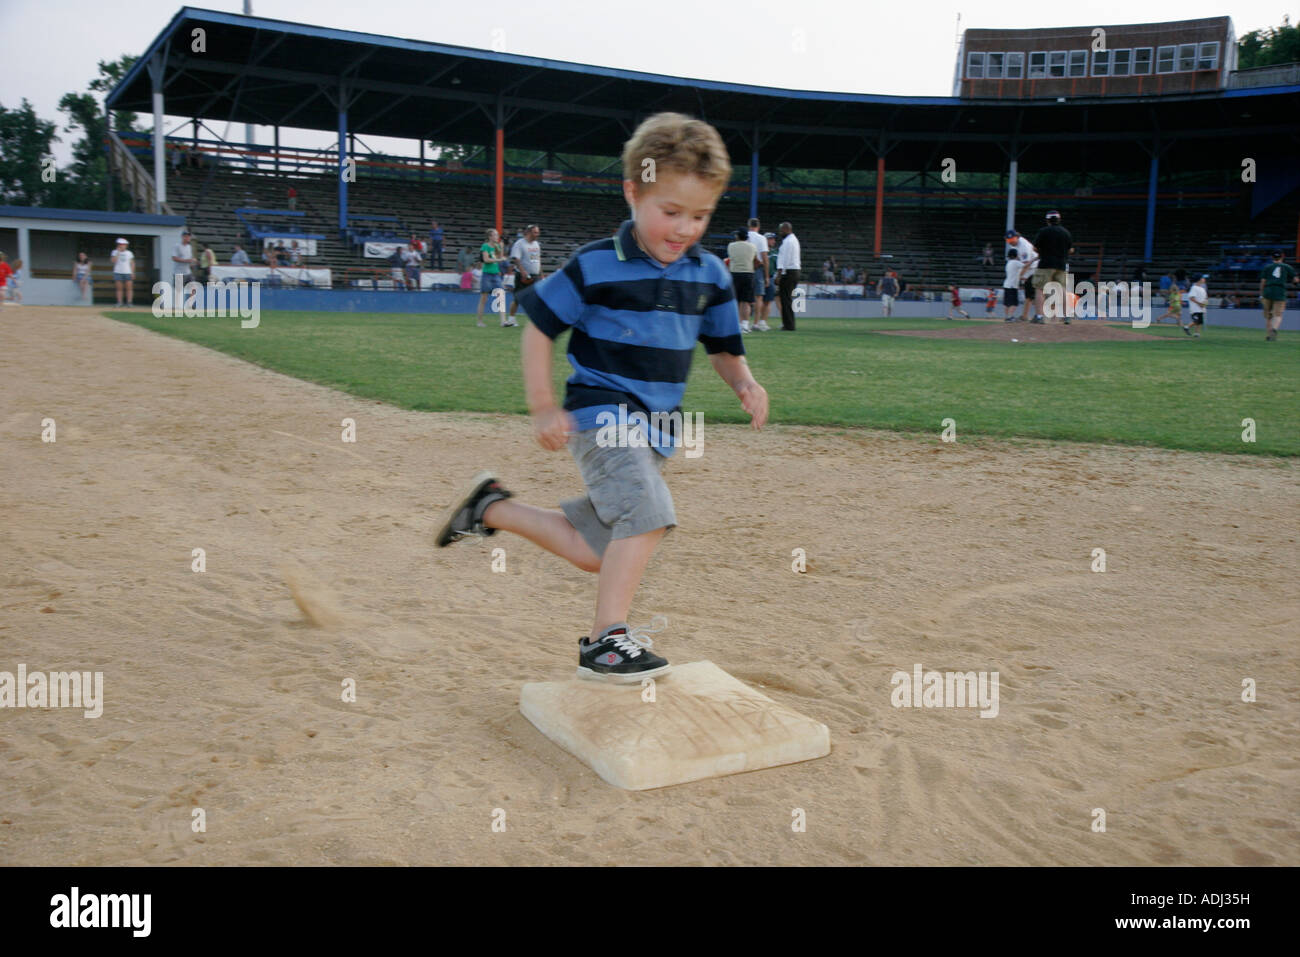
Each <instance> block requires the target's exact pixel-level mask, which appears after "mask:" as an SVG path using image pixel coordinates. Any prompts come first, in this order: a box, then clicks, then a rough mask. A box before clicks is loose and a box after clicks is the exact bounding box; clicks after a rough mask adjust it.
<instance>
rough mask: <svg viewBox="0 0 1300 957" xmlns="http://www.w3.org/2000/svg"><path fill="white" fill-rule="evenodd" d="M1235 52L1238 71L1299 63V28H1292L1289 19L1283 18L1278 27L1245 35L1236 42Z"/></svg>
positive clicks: (1253, 31)
mask: <svg viewBox="0 0 1300 957" xmlns="http://www.w3.org/2000/svg"><path fill="white" fill-rule="evenodd" d="M1237 50H1238V54H1237V68H1238V69H1239V70H1250V69H1253V68H1254V67H1259V66H1276V65H1278V64H1280V63H1297V62H1300V27H1293V26H1292V25H1291V18H1290V17H1288V16H1283V17H1282V25H1281V26H1280V27H1273V28H1270V29H1267V30H1252V31H1251V32H1250V33H1247V34H1246V35H1245V36H1244V37H1242V38H1241V40H1240V41H1239V42H1238V44H1237Z"/></svg>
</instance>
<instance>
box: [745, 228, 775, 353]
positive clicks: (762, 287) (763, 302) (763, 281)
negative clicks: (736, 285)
mask: <svg viewBox="0 0 1300 957" xmlns="http://www.w3.org/2000/svg"><path fill="white" fill-rule="evenodd" d="M760 229H761V226H760V224H759V221H758V220H757V219H751V220H750V221H749V229H748V238H749V242H750V243H751V244H752V245H753V247H754V249H755V251H756V252H757V253H758V258H757V259H756V260H755V262H754V299H753V307H752V311H753V312H754V313H755V314H756V315H757V321H756V322H755V323H754V324H753V325H752V326H751V327H750V328H752V329H756V330H757V331H759V332H767V331H768V330H769V328H770V327H769V326H768V324H767V303H769V302H771V300H770V299H767V298H766V296H767V285H768V283H769V282H770V281H771V278H772V270H771V266H772V262H771V257H770V256H768V248H767V246H768V240H767V237H766V236H764V235H763V234H762V233H761V232H760V231H759V230H760ZM760 297H762V298H760Z"/></svg>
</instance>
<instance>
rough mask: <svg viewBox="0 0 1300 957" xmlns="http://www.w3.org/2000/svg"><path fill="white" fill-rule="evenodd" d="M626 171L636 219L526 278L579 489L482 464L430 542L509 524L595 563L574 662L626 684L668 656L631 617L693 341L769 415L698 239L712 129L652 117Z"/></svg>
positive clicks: (544, 394) (530, 357) (722, 273)
mask: <svg viewBox="0 0 1300 957" xmlns="http://www.w3.org/2000/svg"><path fill="white" fill-rule="evenodd" d="M646 160H649V161H650V162H646ZM623 177H624V178H623V196H624V198H625V199H626V200H627V203H628V206H629V208H630V209H631V213H632V218H631V219H630V220H628V221H627V222H624V223H623V225H622V226H621V227H620V228H619V231H618V233H617V235H615V236H614V237H613V238H611V239H602V240H597V241H596V242H594V243H588V244H587V245H586V246H584V247H582V248H581V249H579V250H578V251H577V252H576V253H575V254H574V255H573V257H572V258H571V259H570V260H569V261H568V263H566V264H565V266H564V268H563V269H561V270H560V271H559V272H556V273H552V274H551V275H550V276H549V277H548V278H546V279H545V280H543V281H542V282H539V283H537V284H535V285H533V286H530V287H528V288H527V289H525V290H523V291H522V292H521V306H522V307H523V310H524V312H525V313H527V314H528V317H529V319H530V322H529V324H528V325H527V326H526V327H525V329H524V333H523V372H524V390H525V394H526V397H527V401H528V408H529V411H530V412H531V413H532V417H533V432H534V435H535V437H536V439H537V442H538V444H539V445H541V446H542V448H544V449H546V450H548V451H556V450H558V449H561V448H563V447H564V446H565V445H566V444H567V445H568V446H569V449H570V452H571V453H572V454H573V457H574V459H575V461H576V462H577V465H578V469H579V471H580V472H581V473H582V480H583V483H584V484H585V485H586V488H587V493H586V495H584V496H581V497H579V498H574V499H569V500H567V501H565V502H562V503H561V506H560V510H558V511H557V510H555V509H542V508H537V507H536V506H532V505H525V504H523V503H521V502H518V501H511V498H512V493H510V492H509V491H507V490H506V489H505V488H504V487H503V486H502V485H501V483H500V482H499V481H498V479H497V477H496V476H495V475H494V474H493V473H491V472H480V473H479V474H478V475H477V476H476V477H475V479H474V481H473V482H472V483H471V486H470V488H469V489H468V490H467V491H466V493H465V494H464V495H463V496H461V497H460V498H458V499H457V500H456V502H455V503H454V504H453V505H452V507H451V509H450V510H449V511H448V514H447V518H446V520H445V521H444V523H443V525H442V527H441V529H440V530H439V532H438V536H437V543H438V545H439V546H446V545H449V544H451V543H452V542H455V541H458V540H460V539H461V538H465V537H467V536H471V535H492V534H494V533H495V532H496V531H497V530H498V529H504V530H506V531H509V532H514V533H515V534H516V535H520V536H522V537H524V538H527V539H528V540H529V541H531V542H533V543H535V544H537V545H539V546H541V547H542V548H545V549H546V550H547V551H550V552H553V553H554V554H556V555H559V556H560V557H561V558H565V559H568V560H569V561H570V562H572V563H573V564H574V565H576V566H577V567H578V568H580V569H582V570H584V571H590V572H595V573H597V574H598V575H599V578H598V582H597V586H596V615H595V621H594V623H593V625H592V628H591V631H590V633H589V634H588V635H586V636H585V637H583V638H580V639H579V645H578V674H579V675H580V676H582V677H592V678H598V679H602V680H606V681H614V682H621V683H630V682H639V681H641V679H643V678H645V677H648V676H652V675H657V674H662V673H663V672H665V671H667V670H668V662H667V661H666V660H665V659H664V658H662V657H660V656H659V655H656V654H654V653H653V652H652V651H651V650H650V648H651V646H652V642H651V641H650V639H649V638H647V637H645V634H646V632H647V631H648V630H649V629H631V630H629V628H628V625H627V618H628V611H629V609H630V608H631V605H632V597H633V595H634V594H635V593H636V589H637V587H638V586H639V585H640V583H641V576H642V575H643V574H644V572H645V569H646V565H647V564H648V563H649V561H650V556H651V554H652V553H653V552H654V549H655V547H656V546H657V545H658V544H659V541H660V540H661V539H662V538H663V536H664V534H665V533H666V532H667V531H668V529H670V528H672V527H674V526H675V525H676V524H677V520H676V515H675V513H674V511H673V501H672V496H671V495H670V494H669V491H668V486H667V485H666V484H665V483H664V480H663V477H662V475H661V474H660V472H661V469H662V468H663V465H664V461H665V460H666V458H667V457H668V456H670V455H672V454H673V452H674V451H675V448H674V446H675V444H676V443H677V437H676V436H674V435H672V434H668V432H661V431H660V429H659V428H658V427H656V423H658V424H660V425H662V419H660V418H659V417H660V416H661V415H663V414H665V413H670V412H672V411H674V410H676V409H678V407H679V405H680V403H681V399H682V395H683V393H684V392H685V389H686V377H687V373H688V371H689V368H690V363H691V357H692V355H693V353H694V348H695V343H696V341H697V340H698V341H699V342H702V343H704V348H705V350H706V351H707V352H708V353H709V359H710V361H711V362H712V364H713V368H714V369H715V370H716V371H717V373H718V375H719V376H721V377H722V379H723V380H724V381H725V382H726V383H727V384H728V385H729V386H731V388H732V389H733V390H734V391H735V393H736V395H737V396H738V397H739V399H740V404H741V406H742V407H743V408H744V409H745V411H746V412H748V413H749V414H750V417H751V424H752V426H753V427H754V428H756V429H758V428H762V426H763V424H764V422H766V420H767V405H768V400H767V392H766V391H765V390H764V389H763V387H762V386H760V385H759V384H758V383H757V382H756V381H755V380H754V377H753V376H752V375H751V374H750V371H749V366H748V364H747V363H746V362H745V359H744V353H745V348H744V346H743V345H742V344H741V334H740V317H739V313H738V311H737V308H736V299H735V294H734V292H733V290H732V285H731V278H730V276H729V275H728V271H727V267H726V266H724V265H723V264H722V261H721V260H720V259H718V258H717V257H716V256H714V255H712V254H711V253H709V252H707V251H705V250H704V248H703V247H701V246H700V245H699V240H700V238H701V237H702V236H703V235H704V233H705V230H706V229H707V228H708V224H709V218H710V216H711V215H712V213H713V211H714V208H715V207H716V206H717V203H718V200H719V198H720V197H721V195H722V192H723V190H724V189H725V188H726V186H727V183H728V181H729V180H730V178H731V163H730V161H729V160H728V158H727V150H726V147H725V146H724V145H723V143H722V138H721V137H720V136H719V135H718V132H717V130H715V129H714V128H713V127H712V126H710V125H709V124H707V123H704V122H702V121H700V120H694V119H691V118H689V117H686V116H683V115H681V114H678V113H660V114H657V115H655V116H651V117H650V118H649V119H647V120H645V122H643V123H642V124H641V125H640V126H639V127H638V128H637V130H636V132H635V133H634V134H633V135H632V138H631V139H630V140H629V141H628V142H627V143H626V144H625V146H624V148H623ZM566 329H569V330H571V332H570V335H569V348H568V354H569V364H570V365H571V366H572V367H573V375H572V376H570V377H569V380H568V384H567V390H566V395H565V400H564V407H563V408H561V407H560V406H558V405H557V404H556V401H555V396H554V394H553V391H552V387H551V349H552V342H553V340H554V339H556V338H557V337H558V336H559V335H560V333H562V332H564V331H565V330H566ZM620 407H622V410H621V411H622V412H623V413H625V415H620ZM638 413H639V414H640V415H641V416H645V417H647V418H649V417H651V416H653V418H649V425H648V427H645V428H643V427H642V426H640V425H633V424H629V425H628V426H626V427H620V428H618V429H614V428H611V427H610V426H609V423H610V421H611V419H612V420H615V421H618V420H620V419H625V418H626V417H627V416H636V415H637V414H638ZM633 421H635V419H634V420H633ZM602 426H604V428H602ZM669 431H672V430H669ZM611 433H616V435H617V437H616V438H614V437H613V436H612V435H611ZM611 439H612V440H611Z"/></svg>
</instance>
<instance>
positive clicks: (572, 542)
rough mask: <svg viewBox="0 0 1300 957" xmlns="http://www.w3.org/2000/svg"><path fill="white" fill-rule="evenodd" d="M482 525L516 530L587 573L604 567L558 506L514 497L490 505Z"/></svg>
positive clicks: (515, 531) (484, 514) (518, 533)
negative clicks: (538, 505) (530, 503)
mask: <svg viewBox="0 0 1300 957" xmlns="http://www.w3.org/2000/svg"><path fill="white" fill-rule="evenodd" d="M483 524H485V525H488V526H490V527H492V528H499V529H502V530H503V531H507V532H514V533H515V534H516V535H519V536H521V537H523V538H526V539H528V540H529V541H530V542H532V543H533V544H534V545H538V546H540V547H541V548H544V549H546V550H547V551H548V552H551V553H552V554H555V555H559V556H560V557H561V558H564V559H568V560H569V561H570V562H572V563H573V564H574V565H577V566H578V567H579V568H581V569H582V570H583V571H584V572H598V571H600V570H601V568H602V563H601V560H600V556H599V555H597V554H596V553H595V552H593V551H592V550H591V546H590V545H588V544H587V541H586V539H584V538H583V537H582V533H580V532H579V531H578V530H577V529H576V528H574V527H573V524H572V523H571V522H570V521H569V520H568V519H567V518H566V517H565V515H564V513H563V512H561V511H560V510H559V509H553V508H538V507H537V506H536V505H525V504H524V503H523V502H516V501H515V500H514V499H503V500H502V501H500V502H493V503H492V504H491V505H489V506H488V507H487V510H486V511H484V512H483ZM606 555H607V556H608V552H606ZM620 620H621V619H620Z"/></svg>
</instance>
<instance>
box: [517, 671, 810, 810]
mask: <svg viewBox="0 0 1300 957" xmlns="http://www.w3.org/2000/svg"><path fill="white" fill-rule="evenodd" d="M654 680H655V682H656V683H655V685H654V688H653V699H654V700H646V699H647V698H650V697H651V694H650V688H649V687H647V688H645V689H642V687H641V686H640V685H614V684H605V683H603V682H599V681H593V680H584V679H581V678H572V679H570V680H569V681H548V682H535V683H532V684H526V685H524V687H523V690H522V691H521V692H520V695H519V710H520V712H522V713H523V716H524V717H525V718H527V719H528V720H529V721H531V722H532V723H533V724H534V725H535V726H536V728H537V730H538V731H540V732H542V734H544V735H546V736H547V737H548V738H550V739H551V740H552V741H554V742H555V743H556V744H558V745H559V746H560V747H562V748H563V749H564V750H566V751H568V752H569V753H570V754H572V755H573V756H574V757H576V758H577V759H578V760H579V761H581V762H583V763H584V764H586V765H587V766H588V767H590V768H591V769H592V770H593V771H595V772H596V773H597V774H598V775H600V776H601V778H603V779H604V780H605V781H606V782H608V783H609V784H612V785H614V786H615V787H620V788H626V789H627V790H629V791H644V790H647V789H649V788H662V787H667V786H668V785H670V784H684V783H686V782H687V781H698V780H700V779H701V778H717V777H722V776H723V775H724V774H736V773H737V772H740V771H756V770H758V769H759V768H770V767H775V766H776V765H779V764H793V763H794V762H796V761H809V760H812V759H813V758H821V757H825V756H826V755H828V754H830V751H831V736H830V731H829V730H828V729H827V728H826V725H824V724H822V723H821V722H819V721H814V720H813V719H812V718H809V717H806V716H804V715H802V714H800V713H799V712H797V711H794V710H793V709H791V708H787V707H786V706H785V705H783V704H778V703H777V702H775V701H773V700H772V699H771V698H769V697H767V695H764V694H760V693H759V692H757V691H755V690H754V689H753V688H750V687H749V686H748V685H745V684H742V683H741V682H740V681H737V680H736V679H735V678H733V677H732V676H731V675H729V674H727V673H726V672H725V671H723V670H722V669H721V668H719V667H718V666H717V665H715V664H714V663H713V662H711V661H695V662H691V663H690V664H688V665H679V666H677V667H675V668H673V670H672V671H671V672H669V673H668V674H666V675H662V676H661V677H659V678H657V679H654Z"/></svg>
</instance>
